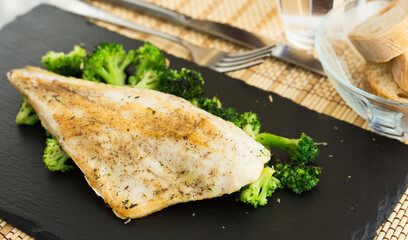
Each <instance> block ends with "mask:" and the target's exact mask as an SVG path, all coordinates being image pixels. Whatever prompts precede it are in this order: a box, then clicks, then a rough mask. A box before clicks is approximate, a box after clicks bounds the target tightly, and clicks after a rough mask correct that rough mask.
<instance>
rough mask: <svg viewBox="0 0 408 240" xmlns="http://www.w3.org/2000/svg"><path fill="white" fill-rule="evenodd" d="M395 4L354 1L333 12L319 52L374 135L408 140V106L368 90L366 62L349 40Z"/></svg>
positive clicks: (317, 44)
mask: <svg viewBox="0 0 408 240" xmlns="http://www.w3.org/2000/svg"><path fill="white" fill-rule="evenodd" d="M390 2H391V0H373V1H368V2H366V1H362V0H350V1H346V2H345V3H343V4H342V5H340V6H338V7H337V8H335V9H333V10H332V11H330V12H329V13H328V14H327V15H326V16H325V18H324V20H323V22H322V23H321V25H320V26H319V28H318V30H317V33H316V40H315V48H316V51H317V54H318V56H319V59H320V61H321V62H322V65H323V68H324V70H325V72H326V74H327V76H328V78H329V79H330V81H331V83H332V84H333V86H334V87H335V88H336V90H337V91H338V93H339V94H340V96H341V97H342V98H343V99H344V101H345V102H346V103H347V104H348V105H349V106H350V107H351V108H352V109H353V110H354V111H356V112H357V113H358V114H359V115H360V116H361V117H363V118H364V119H366V120H367V122H368V125H369V126H370V127H371V129H373V131H375V132H377V133H379V134H381V135H385V136H388V137H391V138H396V139H400V140H408V104H407V103H402V102H396V101H392V100H389V99H385V98H382V97H379V96H375V95H373V94H371V93H369V92H367V91H365V90H364V88H365V83H364V82H365V76H364V68H365V61H364V59H363V57H362V56H361V55H360V54H359V53H358V52H357V50H356V49H355V48H354V46H353V45H352V43H351V42H350V40H349V39H348V37H347V34H348V33H349V32H350V31H351V30H352V29H353V28H354V27H355V26H356V25H357V24H359V23H361V22H362V21H363V20H364V19H366V18H367V17H369V16H370V15H372V14H373V13H375V12H377V11H379V10H380V9H382V8H383V7H385V6H386V5H388V4H389V3H390Z"/></svg>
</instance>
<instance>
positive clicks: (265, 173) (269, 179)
mask: <svg viewBox="0 0 408 240" xmlns="http://www.w3.org/2000/svg"><path fill="white" fill-rule="evenodd" d="M274 172H275V170H274V169H273V168H271V167H264V169H263V170H262V173H261V176H259V178H258V180H256V181H255V182H253V183H250V184H248V185H246V186H244V187H243V188H241V190H239V192H238V195H237V198H236V199H237V201H240V202H244V203H247V204H250V205H252V206H253V207H255V208H256V207H258V206H264V205H266V203H267V202H268V199H267V198H268V197H270V196H271V195H272V193H274V192H275V190H276V189H278V188H280V187H281V184H280V182H279V180H278V179H277V178H275V177H273V176H272V175H273V174H274Z"/></svg>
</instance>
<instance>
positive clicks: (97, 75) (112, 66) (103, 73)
mask: <svg viewBox="0 0 408 240" xmlns="http://www.w3.org/2000/svg"><path fill="white" fill-rule="evenodd" d="M134 55H135V52H134V51H133V50H131V51H129V53H126V51H125V50H124V49H123V45H121V44H116V43H102V44H99V45H97V46H96V47H95V49H94V51H93V53H92V55H90V56H88V57H86V58H85V60H84V70H83V74H82V78H83V79H86V80H90V81H94V82H106V83H108V84H111V85H119V86H123V85H125V84H126V73H125V70H126V68H127V67H128V66H129V65H130V64H131V63H132V61H133V58H134Z"/></svg>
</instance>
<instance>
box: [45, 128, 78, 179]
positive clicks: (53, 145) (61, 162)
mask: <svg viewBox="0 0 408 240" xmlns="http://www.w3.org/2000/svg"><path fill="white" fill-rule="evenodd" d="M45 143H46V145H47V147H46V148H45V149H44V156H43V161H44V163H45V165H46V166H47V168H48V169H49V170H51V171H53V172H56V171H61V172H65V171H69V170H71V169H73V168H74V166H72V165H67V164H65V163H66V161H67V160H68V159H69V158H70V157H69V156H68V154H67V153H66V152H65V151H64V150H62V148H61V146H60V145H59V143H58V141H57V139H56V138H55V137H54V136H52V137H50V138H47V140H46V141H45Z"/></svg>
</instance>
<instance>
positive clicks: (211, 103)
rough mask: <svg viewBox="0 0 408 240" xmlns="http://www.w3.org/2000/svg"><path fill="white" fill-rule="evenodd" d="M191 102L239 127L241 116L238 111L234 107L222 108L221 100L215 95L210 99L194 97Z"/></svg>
mask: <svg viewBox="0 0 408 240" xmlns="http://www.w3.org/2000/svg"><path fill="white" fill-rule="evenodd" d="M191 102H192V103H193V104H194V105H196V106H197V107H199V108H201V109H203V110H205V111H207V112H209V113H211V114H212V115H215V116H217V117H220V118H222V119H224V120H225V121H229V122H232V123H234V124H235V125H236V126H238V127H241V116H240V115H239V113H238V112H237V111H236V110H235V109H234V108H222V105H221V102H220V100H219V99H218V98H217V97H213V98H212V99H210V98H205V97H203V98H194V99H192V101H191Z"/></svg>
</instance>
